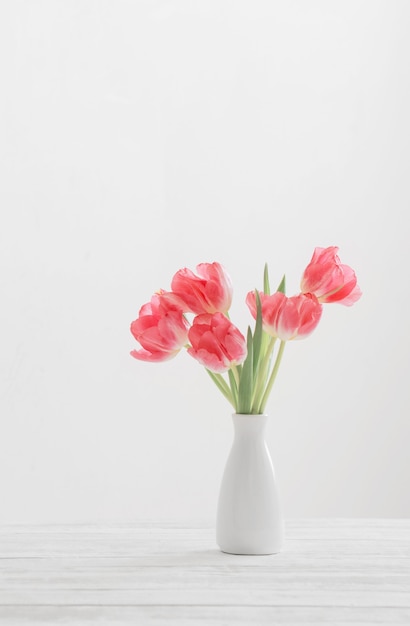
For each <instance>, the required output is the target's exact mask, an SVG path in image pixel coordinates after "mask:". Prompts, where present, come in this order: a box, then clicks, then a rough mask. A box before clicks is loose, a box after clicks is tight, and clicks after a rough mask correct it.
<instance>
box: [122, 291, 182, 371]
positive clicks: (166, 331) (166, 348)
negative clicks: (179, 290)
mask: <svg viewBox="0 0 410 626" xmlns="http://www.w3.org/2000/svg"><path fill="white" fill-rule="evenodd" d="M188 328H189V324H188V322H187V320H186V319H185V317H184V314H183V310H182V308H181V307H180V306H178V302H177V301H176V300H175V298H174V297H173V296H172V295H171V296H169V294H167V293H165V292H163V291H160V292H159V293H156V294H155V295H154V296H152V298H151V301H150V302H148V303H147V304H144V305H143V306H142V307H141V309H140V312H139V316H138V319H136V320H135V321H133V322H132V323H131V329H130V330H131V333H132V334H133V335H134V337H135V339H136V340H137V341H138V342H139V343H140V344H141V347H142V349H141V350H132V352H131V353H130V354H131V356H133V357H134V358H136V359H139V360H140V361H166V360H168V359H172V358H173V357H174V356H176V355H177V354H178V352H179V351H180V350H181V348H183V346H184V345H185V344H186V343H187V341H188Z"/></svg>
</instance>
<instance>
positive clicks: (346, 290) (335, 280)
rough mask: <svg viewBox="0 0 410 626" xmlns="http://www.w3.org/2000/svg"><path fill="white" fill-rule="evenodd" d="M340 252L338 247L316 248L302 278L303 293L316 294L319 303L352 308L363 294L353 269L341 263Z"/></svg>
mask: <svg viewBox="0 0 410 626" xmlns="http://www.w3.org/2000/svg"><path fill="white" fill-rule="evenodd" d="M338 250H339V248H337V247H336V246H331V247H330V248H315V251H314V253H313V256H312V259H311V261H310V263H309V265H308V266H307V268H306V269H305V271H304V273H303V276H302V281H301V291H302V292H303V293H313V294H315V296H316V297H317V298H318V300H319V302H339V303H340V304H344V305H346V306H351V305H352V304H354V303H355V302H357V300H358V299H359V298H360V296H361V295H362V292H361V290H360V288H359V286H358V284H357V278H356V274H355V273H354V271H353V270H352V268H351V267H349V266H348V265H342V264H341V263H340V259H339V257H338V256H337V251H338Z"/></svg>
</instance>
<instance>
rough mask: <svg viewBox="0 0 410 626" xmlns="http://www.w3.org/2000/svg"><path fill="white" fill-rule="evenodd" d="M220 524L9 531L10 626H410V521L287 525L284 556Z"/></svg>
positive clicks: (5, 553) (3, 580)
mask: <svg viewBox="0 0 410 626" xmlns="http://www.w3.org/2000/svg"><path fill="white" fill-rule="evenodd" d="M214 535H215V534H214V529H213V528H207V529H204V528H192V527H191V528H181V527H175V526H173V527H172V526H168V527H166V528H164V527H163V526H161V527H160V526H156V525H155V524H154V525H148V524H147V525H143V526H132V525H123V526H84V525H78V526H72V525H70V526H7V527H6V526H3V527H0V624H2V625H5V626H6V625H7V626H14V625H16V624H19V625H26V624H30V625H32V624H33V625H34V624H35V625H41V624H53V625H58V624H64V625H72V624H75V625H89V624H96V625H101V624H105V625H107V626H117V625H128V624H130V625H131V624H132V625H134V626H135V625H138V624H141V625H145V624H147V625H148V624H149V625H151V624H155V625H161V624H164V625H170V624H171V625H176V624H178V626H191V625H192V624H197V623H198V624H201V626H207V625H212V626H216V625H224V626H228V625H231V624H235V625H236V624H247V625H253V624H255V625H257V624H271V625H276V626H277V625H280V624H287V625H289V624H304V625H306V624H331V625H332V626H334V625H336V624H337V625H339V626H341V625H342V624H372V625H373V626H374V625H378V624H389V625H391V624H406V625H407V626H408V625H410V520H299V521H289V522H287V523H286V536H287V537H286V545H285V548H284V550H283V552H282V553H281V554H278V555H275V556H262V557H261V556H259V557H256V556H233V555H227V554H223V553H221V552H219V551H218V549H217V547H216V544H215V538H214Z"/></svg>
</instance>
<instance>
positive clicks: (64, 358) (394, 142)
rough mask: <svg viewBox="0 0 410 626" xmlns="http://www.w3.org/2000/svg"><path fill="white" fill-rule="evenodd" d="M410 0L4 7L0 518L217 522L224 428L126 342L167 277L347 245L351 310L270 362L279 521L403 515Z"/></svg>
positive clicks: (408, 460) (40, 1) (225, 412)
mask: <svg viewBox="0 0 410 626" xmlns="http://www.w3.org/2000/svg"><path fill="white" fill-rule="evenodd" d="M409 28H410V3H409V2H407V1H406V0H403V1H400V0H385V1H381V0H348V1H344V2H341V1H340V2H339V1H328V0H322V1H319V0H314V1H307V2H305V1H302V0H299V1H296V0H293V1H292V0H291V1H287V2H275V1H273V2H272V1H266V2H265V1H256V2H255V1H250V0H249V1H244V0H240V1H238V0H235V1H234V0H231V1H227V0H210V1H203V2H199V1H197V0H185V1H184V0H169V1H165V0H163V1H159V0H152V1H138V0H137V1H134V2H131V1H127V0H99V1H97V0H95V1H92V0H70V1H63V0H61V1H58V0H14V1H11V0H10V1H4V0H3V2H2V3H1V4H0V30H1V33H0V46H1V57H0V63H1V83H0V90H1V98H0V107H1V109H0V133H1V140H0V165H1V170H0V171H1V187H0V202H1V204H0V207H1V209H0V210H1V229H0V293H1V307H0V346H1V359H0V385H1V387H0V428H1V432H0V522H3V523H7V522H60V521H67V522H71V521H96V520H100V521H130V522H132V521H138V520H147V519H155V520H159V521H161V520H179V521H188V522H189V521H200V522H210V523H213V520H214V515H215V508H216V502H217V495H218V489H219V484H220V479H221V474H222V470H223V467H224V464H225V460H226V458H227V455H228V451H229V448H230V445H231V440H232V426H231V420H230V414H231V410H230V407H229V405H228V403H227V402H226V401H225V400H224V398H223V397H222V396H221V395H220V394H219V392H218V391H217V390H216V388H214V387H213V385H212V383H211V381H210V380H209V378H208V377H207V375H206V373H205V371H204V370H203V368H202V367H201V366H200V365H199V364H197V363H196V362H195V361H193V360H192V359H191V358H190V357H189V356H188V355H187V354H185V353H184V354H180V355H179V356H178V358H177V359H175V360H174V361H170V362H168V363H164V364H155V365H154V364H145V363H140V362H137V361H135V360H133V359H132V358H131V357H130V356H129V351H130V350H131V349H133V348H134V347H136V344H135V342H134V340H133V338H132V336H131V334H130V333H129V324H130V322H131V320H132V319H134V318H135V317H136V316H137V313H138V310H139V308H140V306H141V304H143V303H144V302H146V301H147V300H149V298H150V297H151V294H152V293H153V292H154V291H155V290H156V289H158V288H160V287H163V288H168V287H169V282H170V280H171V277H172V275H173V274H174V272H175V271H176V270H177V269H179V268H181V267H184V266H187V267H190V268H194V267H195V265H196V264H197V263H199V262H206V261H209V262H211V261H214V260H217V261H219V262H221V263H223V264H224V265H225V266H226V268H227V269H228V271H229V272H230V274H231V276H232V280H233V283H234V289H235V295H234V304H233V307H232V319H233V321H234V322H235V323H237V325H239V326H240V328H241V329H242V330H243V332H245V331H246V326H247V324H248V323H250V322H251V318H250V315H249V313H248V311H247V309H246V306H245V304H244V298H245V295H246V293H247V292H248V291H249V290H250V289H253V288H255V287H256V286H261V280H262V270H263V265H264V263H265V261H267V262H268V263H269V267H270V273H271V278H272V283H275V282H276V281H277V282H279V280H280V278H281V276H282V274H283V273H284V272H286V274H287V279H288V293H290V294H291V293H295V292H297V290H298V287H299V280H300V276H301V273H302V271H303V269H304V267H305V265H306V264H307V263H308V261H309V260H310V257H311V254H312V252H313V249H314V247H315V246H323V247H324V246H328V245H338V246H340V255H341V258H342V260H343V261H344V262H345V263H348V264H349V265H351V266H353V267H354V268H355V270H356V272H357V275H358V278H359V283H360V286H361V288H362V290H363V293H364V295H363V298H362V300H361V301H360V302H359V303H357V304H356V305H355V306H354V307H352V308H350V309H348V308H345V307H342V306H340V305H333V306H330V305H329V306H328V307H326V308H325V311H324V316H323V319H322V321H321V324H320V326H319V327H318V329H317V330H316V331H315V333H314V334H313V335H312V336H311V337H310V338H309V339H307V340H306V341H304V342H294V343H292V344H290V345H288V347H287V349H286V352H285V356H284V360H283V362H282V366H281V371H280V373H279V376H278V379H277V381H276V386H275V390H274V393H273V394H272V396H271V399H270V402H269V405H268V412H269V414H270V416H271V419H270V423H269V428H268V442H269V446H270V449H271V453H272V457H273V460H274V464H275V467H276V471H277V474H278V479H279V482H280V487H281V491H282V497H283V502H284V508H285V515H286V516H287V517H298V516H342V517H348V516H409V515H410V497H409V474H410V455H409V453H408V449H409V438H410V420H409V384H408V380H407V379H408V374H409V348H410V346H409V289H408V276H409V260H408V246H409V243H408V242H409V228H408V226H407V222H406V221H405V220H406V217H407V216H408V213H409V199H410V192H409V166H410V158H409V145H410V144H409V139H410V122H409V110H410V80H409V70H410V63H409V60H410V40H409V37H408V33H409Z"/></svg>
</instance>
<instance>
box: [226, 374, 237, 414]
mask: <svg viewBox="0 0 410 626" xmlns="http://www.w3.org/2000/svg"><path fill="white" fill-rule="evenodd" d="M228 376H229V382H230V384H231V392H232V397H233V401H234V403H235V410H236V409H237V407H238V385H237V384H236V380H235V375H234V373H233V371H232V370H231V369H230V370H228Z"/></svg>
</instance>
